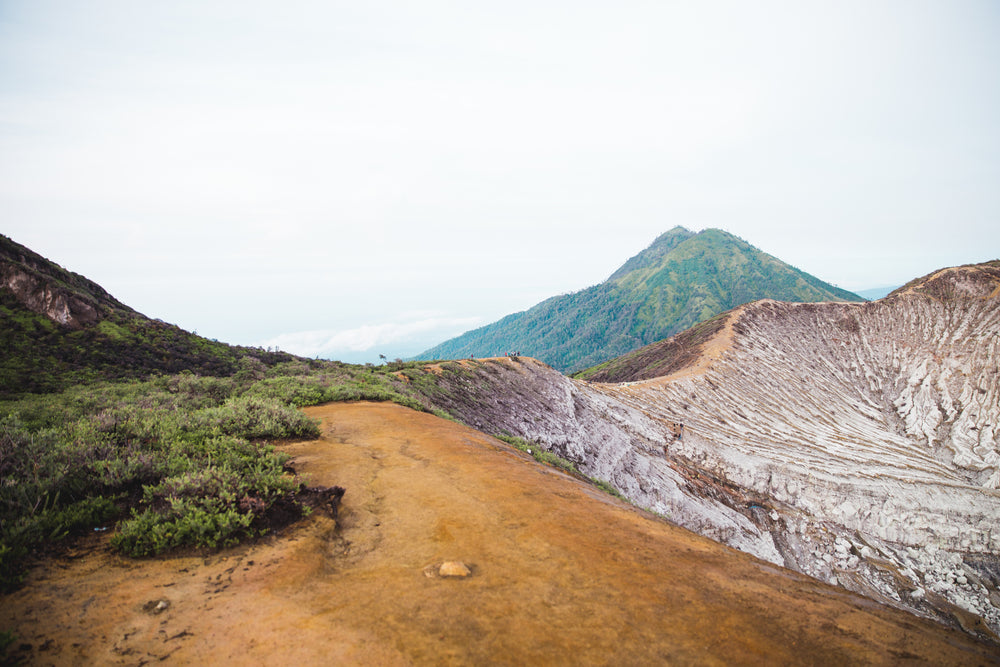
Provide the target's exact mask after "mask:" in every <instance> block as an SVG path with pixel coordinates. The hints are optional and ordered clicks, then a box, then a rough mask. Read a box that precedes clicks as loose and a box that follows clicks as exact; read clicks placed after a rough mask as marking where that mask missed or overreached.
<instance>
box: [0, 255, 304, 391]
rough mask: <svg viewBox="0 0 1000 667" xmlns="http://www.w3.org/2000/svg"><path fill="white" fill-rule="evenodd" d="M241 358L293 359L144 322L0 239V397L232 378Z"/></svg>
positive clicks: (95, 288) (93, 286)
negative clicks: (156, 380) (104, 382)
mask: <svg viewBox="0 0 1000 667" xmlns="http://www.w3.org/2000/svg"><path fill="white" fill-rule="evenodd" d="M244 358H248V359H257V360H260V361H262V362H265V363H274V362H277V361H287V360H291V359H293V358H294V357H292V356H291V355H288V354H283V353H271V352H266V351H264V350H260V349H254V348H244V347H234V346H230V345H226V344H225V343H220V342H217V341H212V340H208V339H205V338H202V337H200V336H197V335H195V334H192V333H189V332H187V331H184V330H183V329H181V328H179V327H177V326H174V325H172V324H167V323H166V322H162V321H160V320H153V319H150V318H148V317H146V316H145V315H142V314H141V313H138V312H136V311H135V310H133V309H131V308H129V307H128V306H126V305H125V304H123V303H121V302H120V301H118V300H117V299H115V298H114V297H113V296H111V295H110V294H108V292H107V291H106V290H104V289H103V288H102V287H101V286H100V285H98V284H97V283H95V282H93V281H91V280H88V279H87V278H85V277H83V276H81V275H78V274H76V273H72V272H70V271H67V270H66V269H64V268H62V267H60V266H58V265H57V264H55V263H53V262H50V261H49V260H47V259H45V258H44V257H42V256H41V255H39V254H38V253H36V252H34V251H32V250H30V249H28V248H26V247H24V246H22V245H20V244H18V243H16V242H14V241H12V240H11V239H9V238H7V237H6V236H3V235H0V397H3V396H12V395H16V394H19V393H22V392H46V391H55V390H59V389H62V388H65V387H68V386H72V385H73V384H77V383H80V382H87V381H92V380H100V379H119V378H141V377H146V376H148V375H150V374H152V373H158V372H164V373H176V372H179V371H182V370H191V371H194V372H197V373H199V374H202V375H231V374H233V373H235V372H236V371H237V370H238V369H239V364H240V360H241V359H244Z"/></svg>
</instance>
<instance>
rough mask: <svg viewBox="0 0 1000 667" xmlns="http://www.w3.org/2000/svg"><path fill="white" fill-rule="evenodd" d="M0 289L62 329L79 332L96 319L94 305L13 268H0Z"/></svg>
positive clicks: (95, 306) (11, 265) (19, 269)
mask: <svg viewBox="0 0 1000 667" xmlns="http://www.w3.org/2000/svg"><path fill="white" fill-rule="evenodd" d="M0 288H5V289H7V290H9V291H10V292H11V293H12V294H13V295H14V297H15V298H16V299H17V300H18V301H19V302H20V303H21V304H22V305H23V306H24V307H25V308H27V309H29V310H31V311H32V312H34V313H38V314H39V315H44V316H45V317H47V318H49V319H50V320H52V321H53V322H56V323H58V324H61V325H63V326H67V327H70V328H73V329H82V328H83V327H85V326H87V325H90V324H94V323H96V322H97V320H98V319H99V315H98V309H97V304H96V303H94V302H92V301H89V300H87V299H85V298H83V297H81V296H79V295H77V294H73V293H72V292H70V291H68V290H63V289H59V288H58V287H56V286H55V285H53V284H51V283H49V282H47V281H45V280H44V279H43V278H41V277H40V276H38V275H37V274H35V273H31V272H29V271H25V270H23V269H21V268H19V267H18V266H17V265H14V264H4V265H2V266H0Z"/></svg>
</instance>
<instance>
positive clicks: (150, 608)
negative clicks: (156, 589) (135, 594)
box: [142, 600, 170, 614]
mask: <svg viewBox="0 0 1000 667" xmlns="http://www.w3.org/2000/svg"><path fill="white" fill-rule="evenodd" d="M169 608H170V600H150V601H149V602H147V603H146V604H144V605H142V610H143V611H144V612H146V613H147V614H162V613H163V612H165V611H166V610H167V609H169Z"/></svg>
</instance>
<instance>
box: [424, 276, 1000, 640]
mask: <svg viewBox="0 0 1000 667" xmlns="http://www.w3.org/2000/svg"><path fill="white" fill-rule="evenodd" d="M703 338H704V337H703ZM703 338H702V339H699V340H698V341H697V344H698V346H699V350H700V356H699V357H698V358H697V359H695V360H691V359H687V360H685V361H684V363H682V364H675V365H673V366H671V363H670V360H669V359H660V360H659V361H658V363H661V364H662V365H663V366H664V367H669V368H672V369H673V370H674V372H673V373H672V374H671V375H669V376H666V377H657V378H652V379H642V380H634V381H625V382H618V383H614V384H607V383H605V384H598V383H585V382H579V381H574V380H570V379H567V378H564V377H562V376H560V375H559V374H558V373H555V372H554V371H551V369H547V368H546V367H544V365H542V364H538V363H537V362H531V361H528V360H523V359H522V360H520V361H519V362H511V361H509V360H501V361H494V362H483V363H482V364H480V365H478V366H477V367H476V369H475V371H474V372H467V373H466V374H465V375H464V376H463V375H461V374H454V375H449V376H448V377H447V378H442V380H441V381H440V383H439V384H441V386H442V387H443V388H444V389H445V390H446V391H445V394H446V398H442V399H441V403H442V406H443V407H446V408H447V409H452V410H453V411H454V412H455V413H456V414H457V415H458V416H459V417H461V418H463V419H465V420H467V421H469V420H471V421H470V423H473V424H474V425H478V426H479V427H480V428H481V429H483V430H487V431H489V430H491V429H492V430H493V431H494V432H499V431H506V432H509V433H511V434H514V435H519V436H521V437H525V438H529V439H532V440H535V441H536V442H538V443H539V444H541V445H542V446H544V447H546V448H549V449H552V450H554V451H556V452H558V453H560V454H561V455H563V456H565V457H567V458H569V459H571V460H573V461H574V462H576V464H577V465H578V467H580V469H581V470H583V471H584V472H586V473H587V474H589V475H592V476H595V477H598V478H601V479H604V480H606V481H608V482H610V483H611V484H613V485H614V486H615V487H616V488H617V489H618V490H619V491H621V492H622V493H623V494H624V495H625V496H627V497H628V498H630V499H631V500H633V502H636V503H637V504H639V505H642V506H645V507H648V508H650V509H652V510H654V511H657V512H660V513H661V514H664V515H666V516H668V517H669V518H670V519H671V520H672V521H675V522H677V523H679V524H680V525H682V526H685V527H688V528H691V529H692V530H696V531H697V532H700V533H702V534H705V535H707V536H710V537H713V538H715V539H718V540H720V541H723V542H725V543H727V544H729V545H731V546H734V547H736V548H739V549H742V550H744V551H748V552H750V553H753V554H755V555H757V556H759V557H761V558H765V559H768V560H771V561H773V562H777V563H781V564H783V565H785V566H787V567H790V568H792V569H795V570H798V571H800V572H803V573H806V574H809V575H812V576H815V577H818V578H820V579H823V580H826V581H830V582H835V583H839V584H840V585H842V586H845V587H846V588H849V589H851V590H853V591H856V592H860V593H863V594H865V595H868V596H870V597H873V598H875V599H877V600H880V601H882V602H885V603H888V604H892V605H895V606H900V607H904V608H907V609H909V610H911V611H914V612H916V613H919V614H923V615H928V616H934V617H937V618H938V619H939V620H943V621H946V622H949V623H952V624H954V625H958V626H961V627H963V628H964V629H966V630H967V631H970V632H974V633H980V634H981V635H984V636H990V635H991V633H996V632H998V631H1000V588H998V587H1000V577H998V576H997V575H998V573H1000V491H998V490H997V486H998V482H1000V426H998V424H1000V381H998V380H1000V377H998V360H1000V266H998V265H997V264H995V263H991V264H986V265H978V266H974V267H960V268H954V269H946V270H944V271H939V272H937V273H935V274H933V275H931V276H928V277H927V278H925V279H923V280H920V281H915V282H914V283H912V284H911V285H907V286H906V287H904V288H902V289H901V290H898V291H897V292H896V293H894V294H893V295H891V296H890V297H887V298H886V299H883V300H881V301H878V302H872V303H864V304H846V303H825V304H791V303H781V302H776V301H761V302H756V303H754V304H750V305H747V306H744V307H742V308H741V309H738V310H737V311H733V312H731V313H730V314H729V316H728V318H727V319H726V321H725V322H723V323H722V324H721V325H720V326H717V327H715V331H714V334H713V337H712V338H711V339H707V340H705V339H703ZM682 347H684V346H677V345H674V346H664V347H663V349H664V350H666V353H668V354H670V353H677V354H686V353H687V352H688V351H689V350H687V348H685V349H679V348H682ZM467 370H468V371H471V370H472V367H469V369H467ZM640 376H641V375H640ZM624 379H626V380H628V378H624ZM462 382H464V385H462V384H461V383H462ZM681 425H682V426H681Z"/></svg>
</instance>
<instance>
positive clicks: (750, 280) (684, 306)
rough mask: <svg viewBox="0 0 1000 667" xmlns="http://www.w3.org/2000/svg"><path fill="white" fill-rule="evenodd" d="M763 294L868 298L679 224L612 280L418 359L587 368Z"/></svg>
mask: <svg viewBox="0 0 1000 667" xmlns="http://www.w3.org/2000/svg"><path fill="white" fill-rule="evenodd" d="M758 299H775V300H778V301H804V302H816V301H863V299H862V298H861V297H859V296H857V295H856V294H852V293H850V292H847V291H845V290H841V289H838V288H836V287H834V286H833V285H830V284H828V283H825V282H823V281H822V280H820V279H818V278H816V277H815V276H811V275H809V274H807V273H805V272H803V271H800V270H798V269H796V268H795V267H792V266H789V265H788V264H786V263H784V262H782V261H781V260H779V259H777V258H776V257H773V256H771V255H769V254H767V253H765V252H763V251H761V250H759V249H757V248H755V247H753V246H752V245H750V244H749V243H747V242H746V241H744V240H742V239H740V238H738V237H736V236H734V235H732V234H730V233H728V232H726V231H723V230H721V229H706V230H704V231H701V232H698V233H695V232H692V231H690V230H688V229H685V228H683V227H674V228H673V229H671V230H670V231H668V232H666V233H664V234H662V235H660V236H659V237H658V238H657V239H656V240H655V241H653V243H652V244H651V245H650V246H649V247H648V248H646V249H645V250H643V251H642V252H640V253H639V254H637V255H635V256H634V257H632V258H631V259H629V260H628V261H627V262H625V264H623V265H622V267H621V268H620V269H618V270H617V271H615V272H614V273H613V274H612V275H611V277H610V278H608V280H607V281H605V282H603V283H601V284H599V285H595V286H593V287H588V288H586V289H584V290H581V291H579V292H575V293H573V294H565V295H561V296H556V297H552V298H550V299H547V300H545V301H543V302H542V303H540V304H538V305H536V306H534V307H533V308H531V309H529V310H527V311H525V312H522V313H515V314H513V315H508V316H507V317H505V318H503V319H502V320H500V321H498V322H495V323H493V324H489V325H487V326H485V327H482V328H480V329H476V330H474V331H469V332H467V333H465V334H462V335H461V336H458V337H457V338H454V339H452V340H450V341H446V342H445V343H442V344H441V345H438V346H437V347H434V348H431V349H430V350H427V351H426V352H424V353H423V354H421V355H419V357H418V358H419V359H439V358H452V359H455V358H462V357H468V356H477V357H485V356H494V355H502V354H504V352H506V351H511V350H516V351H519V352H521V353H522V354H525V355H528V356H532V357H535V358H537V359H540V360H542V361H544V362H546V363H548V364H550V365H551V366H553V367H555V368H557V369H559V370H561V371H563V372H574V371H577V370H581V369H584V368H589V367H590V366H594V365H596V364H599V363H601V362H604V361H607V360H608V359H612V358H614V357H617V356H620V355H623V354H626V353H628V352H631V351H633V350H636V349H638V348H640V347H643V346H644V345H647V344H649V343H653V342H656V341H658V340H662V339H664V338H667V337H669V336H671V335H673V334H675V333H678V332H680V331H684V330H685V329H687V328H689V327H691V326H694V325H695V324H697V323H699V322H703V321H705V320H707V319H709V318H711V317H714V316H715V315H717V314H719V313H721V312H724V311H726V310H729V309H731V308H735V307H736V306H739V305H742V304H744V303H748V302H750V301H756V300H758Z"/></svg>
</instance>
